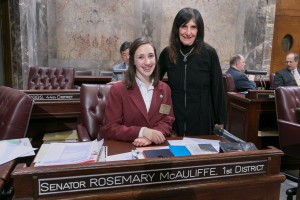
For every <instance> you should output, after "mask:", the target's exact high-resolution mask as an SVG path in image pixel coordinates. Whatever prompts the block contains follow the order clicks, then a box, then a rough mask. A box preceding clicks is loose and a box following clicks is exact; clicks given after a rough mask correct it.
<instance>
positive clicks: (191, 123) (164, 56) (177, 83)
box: [158, 45, 226, 136]
mask: <svg viewBox="0 0 300 200" xmlns="http://www.w3.org/2000/svg"><path fill="white" fill-rule="evenodd" d="M190 49H191V48H190ZM190 49H186V50H185V52H183V53H184V54H186V52H189V50H190ZM177 57H178V59H177V62H176V63H177V64H172V63H171V62H170V59H169V52H168V47H166V48H165V49H164V50H163V51H162V52H161V54H160V57H159V61H158V64H159V68H160V78H161V79H162V77H163V76H164V74H165V72H167V74H168V84H169V86H170V88H171V92H172V101H173V109H174V115H175V122H174V124H173V129H174V131H175V132H176V133H177V134H178V135H179V136H196V135H210V134H212V130H213V127H214V125H215V124H225V122H226V104H225V93H224V88H223V82H222V70H221V66H220V62H219V58H218V55H217V52H216V51H215V49H214V48H212V47H210V46H208V45H205V46H204V47H203V48H202V50H201V53H200V54H194V53H192V54H190V55H189V56H188V57H187V61H186V62H184V61H183V56H182V55H181V54H180V53H179V54H178V56H177ZM185 65H186V67H185Z"/></svg>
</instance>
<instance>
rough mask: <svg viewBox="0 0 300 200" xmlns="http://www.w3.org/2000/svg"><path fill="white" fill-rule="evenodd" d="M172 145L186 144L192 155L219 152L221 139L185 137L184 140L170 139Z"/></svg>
mask: <svg viewBox="0 0 300 200" xmlns="http://www.w3.org/2000/svg"><path fill="white" fill-rule="evenodd" d="M168 142H169V144H170V145H171V146H185V147H186V148H187V149H188V151H189V152H190V154H191V155H200V154H213V153H219V149H220V144H219V142H220V141H219V140H208V139H198V138H188V137H184V138H183V139H182V140H168Z"/></svg>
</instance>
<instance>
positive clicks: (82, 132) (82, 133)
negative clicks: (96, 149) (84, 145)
mask: <svg viewBox="0 0 300 200" xmlns="http://www.w3.org/2000/svg"><path fill="white" fill-rule="evenodd" d="M77 133H78V138H79V141H80V142H87V141H91V138H90V136H89V133H88V132H87V130H86V128H85V127H84V126H83V125H82V124H77Z"/></svg>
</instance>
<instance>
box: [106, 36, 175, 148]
mask: <svg viewBox="0 0 300 200" xmlns="http://www.w3.org/2000/svg"><path fill="white" fill-rule="evenodd" d="M156 61H157V57H156V50H155V48H154V46H153V45H152V44H151V43H150V42H149V41H148V40H147V39H145V38H138V39H136V40H135V41H134V42H133V43H132V45H131V47H130V58H129V67H128V70H127V72H126V74H125V79H124V80H123V81H119V82H116V83H115V84H113V85H112V88H111V90H110V94H109V96H108V98H107V104H106V108H105V125H104V127H103V130H104V138H105V139H113V140H122V141H131V142H133V144H134V145H135V146H147V145H150V144H151V143H154V144H161V143H163V142H164V141H165V137H166V136H169V135H170V132H171V129H172V124H173V121H174V115H173V106H172V100H171V90H170V87H169V86H168V85H167V84H166V83H164V82H162V81H160V80H159V72H158V68H157V66H156Z"/></svg>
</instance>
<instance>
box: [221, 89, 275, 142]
mask: <svg viewBox="0 0 300 200" xmlns="http://www.w3.org/2000/svg"><path fill="white" fill-rule="evenodd" d="M227 97H228V102H227V126H226V129H227V130H228V132H230V133H232V134H234V135H235V136H237V137H239V138H241V139H242V140H245V141H247V142H253V143H254V144H255V145H256V146H257V147H258V148H265V147H266V146H268V145H273V146H277V147H278V146H279V145H278V143H279V142H278V131H277V119H276V108H275V99H274V91H273V90H250V91H249V93H248V94H247V95H244V94H240V93H235V92H229V93H228V94H227Z"/></svg>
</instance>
